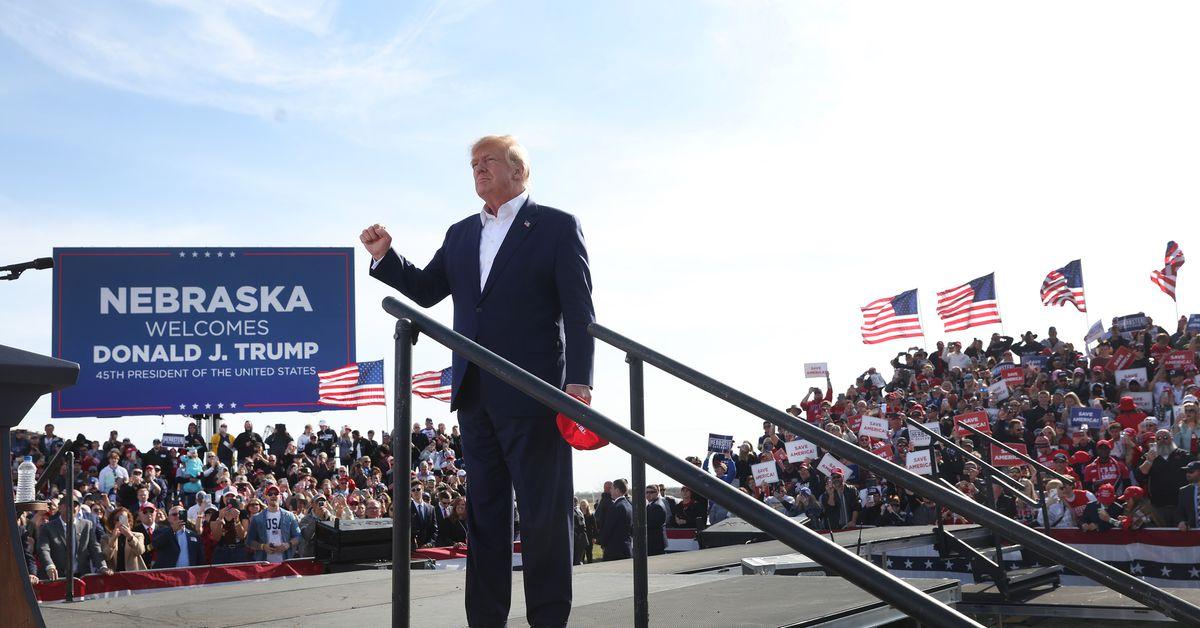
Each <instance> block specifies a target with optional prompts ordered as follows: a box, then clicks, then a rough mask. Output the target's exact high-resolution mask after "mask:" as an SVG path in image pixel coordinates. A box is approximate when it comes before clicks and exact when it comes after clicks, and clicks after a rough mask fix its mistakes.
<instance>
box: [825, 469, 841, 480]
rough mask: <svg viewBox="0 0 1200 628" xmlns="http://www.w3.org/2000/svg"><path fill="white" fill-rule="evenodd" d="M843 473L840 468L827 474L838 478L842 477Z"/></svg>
mask: <svg viewBox="0 0 1200 628" xmlns="http://www.w3.org/2000/svg"><path fill="white" fill-rule="evenodd" d="M844 475H845V474H844V473H842V470H841V469H834V470H833V472H832V473H830V474H829V476H830V477H835V478H840V477H843V476H844Z"/></svg>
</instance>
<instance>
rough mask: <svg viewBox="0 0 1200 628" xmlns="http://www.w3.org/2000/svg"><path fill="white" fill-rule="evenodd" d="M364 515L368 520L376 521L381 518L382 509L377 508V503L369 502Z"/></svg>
mask: <svg viewBox="0 0 1200 628" xmlns="http://www.w3.org/2000/svg"><path fill="white" fill-rule="evenodd" d="M366 515H367V518H368V519H378V518H379V517H382V516H383V509H382V508H380V507H379V502H377V501H375V500H371V501H368V502H367V508H366Z"/></svg>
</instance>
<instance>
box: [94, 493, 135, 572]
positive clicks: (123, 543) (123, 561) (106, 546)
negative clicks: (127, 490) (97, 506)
mask: <svg viewBox="0 0 1200 628" xmlns="http://www.w3.org/2000/svg"><path fill="white" fill-rule="evenodd" d="M133 524H134V521H133V515H131V514H129V511H128V510H127V509H125V508H117V509H116V510H113V511H112V512H110V513H108V516H107V517H105V518H104V527H105V529H106V530H107V534H105V535H104V537H103V538H102V539H101V540H100V551H101V552H102V553H103V554H104V560H105V562H107V563H108V566H109V567H110V568H112V570H113V571H114V572H122V571H141V570H144V569H145V568H146V562H145V561H144V560H142V554H143V553H145V551H146V539H145V538H144V537H143V536H142V533H141V532H134V531H133Z"/></svg>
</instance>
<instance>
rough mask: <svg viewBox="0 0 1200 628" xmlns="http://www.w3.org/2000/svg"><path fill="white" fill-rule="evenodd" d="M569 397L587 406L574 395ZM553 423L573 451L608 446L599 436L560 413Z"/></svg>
mask: <svg viewBox="0 0 1200 628" xmlns="http://www.w3.org/2000/svg"><path fill="white" fill-rule="evenodd" d="M571 396H572V397H575V398H576V399H579V401H581V402H583V403H584V404H587V402H586V401H584V400H583V399H580V398H579V397H577V396H575V395H571ZM555 422H556V423H557V424H558V433H559V434H560V435H562V437H563V440H565V441H567V444H568V445H570V446H571V447H573V448H575V449H579V450H583V451H588V450H592V449H600V448H601V447H603V446H605V445H607V444H608V441H606V440H604V439H603V438H600V435H599V434H597V433H595V432H593V431H591V430H589V429H587V428H586V427H584V426H582V425H580V424H578V423H576V422H575V420H574V419H572V418H571V417H569V416H567V415H565V414H563V413H561V412H560V413H558V417H556V418H555Z"/></svg>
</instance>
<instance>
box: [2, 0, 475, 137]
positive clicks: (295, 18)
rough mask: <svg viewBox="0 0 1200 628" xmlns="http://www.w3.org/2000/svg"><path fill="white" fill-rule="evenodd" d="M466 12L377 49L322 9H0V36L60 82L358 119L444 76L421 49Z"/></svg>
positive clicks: (156, 0) (413, 27) (54, 0)
mask: <svg viewBox="0 0 1200 628" xmlns="http://www.w3.org/2000/svg"><path fill="white" fill-rule="evenodd" d="M474 6H475V3H463V4H457V5H453V6H447V3H446V2H441V1H438V2H434V3H431V4H429V5H426V6H423V7H422V8H420V9H417V10H413V11H410V12H409V14H407V15H405V16H399V17H396V18H394V19H395V20H396V22H397V23H396V25H395V27H394V28H393V29H390V31H389V33H390V34H388V35H385V36H383V37H378V38H376V39H378V41H364V40H363V38H362V37H361V36H360V35H359V34H352V33H348V32H344V31H342V30H339V28H338V25H337V20H336V16H337V12H338V5H337V4H336V3H334V2H328V1H317V0H310V1H302V2H281V1H273V0H256V1H254V2H232V1H225V2H217V3H194V2H182V1H179V0H149V1H145V2H142V3H138V4H131V5H128V8H125V9H123V10H114V8H113V7H112V6H111V5H105V6H103V7H102V6H99V5H93V4H90V3H83V4H79V3H73V2H64V1H62V0H48V1H46V2H39V3H37V4H36V5H30V4H27V3H21V2H16V1H15V0H0V7H2V10H3V13H4V14H5V19H4V20H2V21H0V35H3V36H5V37H7V38H8V39H10V40H12V41H13V42H15V43H16V44H17V45H19V46H21V47H22V48H24V49H25V50H27V51H28V52H29V53H31V54H32V55H34V56H35V57H37V58H38V59H40V60H41V61H42V62H43V63H45V64H46V65H48V66H50V67H52V68H54V69H55V70H57V71H60V72H63V73H65V74H68V75H71V76H76V77H79V78H83V79H86V80H90V81H95V82H98V83H102V84H104V85H108V86H110V87H114V88H117V89H122V90H128V91H132V92H135V93H139V94H145V95H148V96H152V97H157V98H163V99H166V100H170V101H176V102H183V103H187V104H196V105H203V106H210V107H215V108H218V109H223V110H227V111H233V112H236V113H245V114H252V115H259V116H265V117H274V118H275V119H277V120H282V119H287V118H289V117H297V118H301V119H316V120H322V119H359V120H361V119H365V118H370V117H372V116H373V115H375V114H376V113H379V112H381V111H384V110H385V109H387V108H390V107H392V106H394V105H396V104H397V103H401V102H403V101H405V100H406V99H410V98H411V97H412V96H414V95H415V94H419V93H421V92H422V91H424V90H427V89H428V88H429V87H430V86H431V85H432V84H433V83H434V82H435V81H436V80H437V79H438V78H439V76H441V75H443V74H444V73H445V72H444V71H442V70H439V69H437V66H436V63H435V62H433V61H431V60H429V59H420V55H421V54H422V51H421V50H420V49H421V46H420V44H421V41H422V39H423V38H424V37H428V36H430V35H431V34H432V32H433V31H434V30H435V29H438V28H441V27H444V26H446V25H447V24H449V23H450V22H452V21H455V20H459V19H462V18H463V17H465V15H466V14H467V13H469V12H470V9H471V8H472V7H474Z"/></svg>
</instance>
